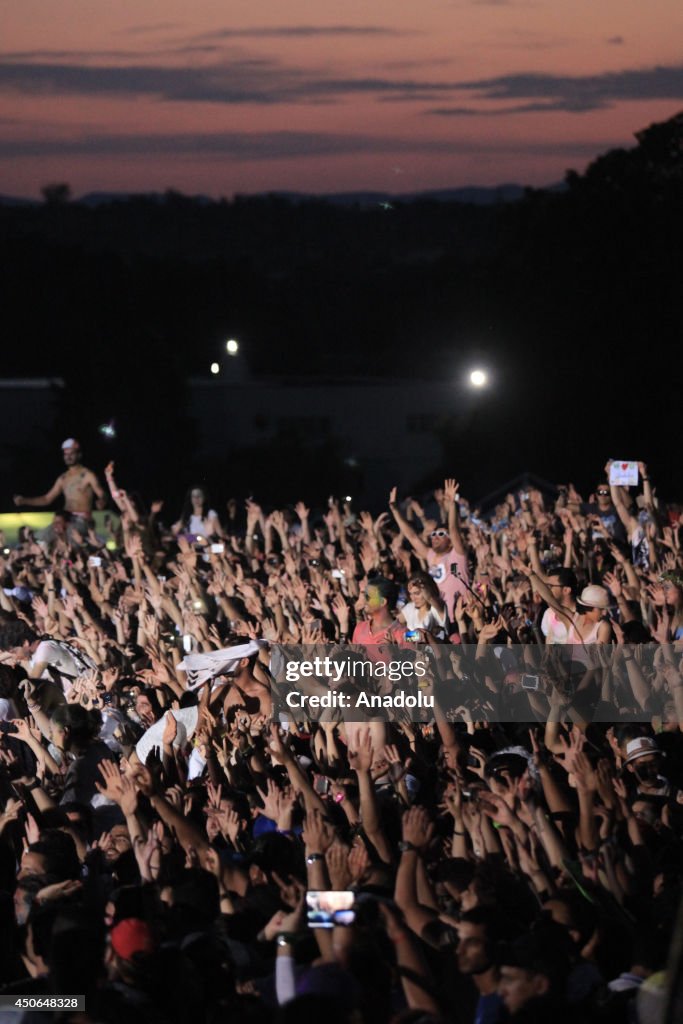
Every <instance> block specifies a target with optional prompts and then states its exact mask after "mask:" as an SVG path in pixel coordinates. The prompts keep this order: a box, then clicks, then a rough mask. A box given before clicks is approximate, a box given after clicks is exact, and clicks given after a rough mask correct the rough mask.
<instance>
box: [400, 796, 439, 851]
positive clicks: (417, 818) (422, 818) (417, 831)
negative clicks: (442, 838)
mask: <svg viewBox="0 0 683 1024" xmlns="http://www.w3.org/2000/svg"><path fill="white" fill-rule="evenodd" d="M401 831H402V835H403V841H404V842H406V843H412V845H413V846H414V847H416V849H418V850H423V849H425V847H427V846H429V844H430V842H431V841H432V839H433V837H434V822H433V821H431V819H430V817H429V814H428V813H427V811H426V810H425V808H424V807H410V808H409V809H408V810H407V811H406V812H405V814H404V815H403V819H402V821H401Z"/></svg>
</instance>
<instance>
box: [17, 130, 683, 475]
mask: <svg viewBox="0 0 683 1024" xmlns="http://www.w3.org/2000/svg"><path fill="white" fill-rule="evenodd" d="M682 137H683V127H682V117H681V116H680V115H679V117H677V118H673V119H671V120H670V121H667V122H664V123H663V124H660V125H654V126H651V127H650V128H648V129H646V130H645V131H644V132H640V133H639V134H638V137H637V145H636V146H635V147H633V148H632V149H629V150H625V149H624V150H615V151H612V152H610V153H606V154H605V155H603V156H601V157H600V158H598V159H597V160H596V161H594V162H593V164H591V165H590V167H589V168H588V169H587V171H586V173H585V174H583V175H578V174H576V173H574V172H570V173H569V174H568V175H567V183H566V187H565V188H564V189H559V190H558V189H555V190H531V189H528V190H525V192H524V194H523V196H522V197H521V198H519V199H518V200H517V201H513V202H494V203H490V204H488V205H476V204H474V203H471V202H461V201H457V202H452V201H450V200H449V199H448V197H444V196H443V194H441V197H440V198H439V199H436V198H434V196H430V195H427V196H415V197H413V198H412V200H411V201H410V202H404V201H403V200H402V199H401V200H400V201H398V200H397V201H396V202H394V203H391V208H390V209H386V208H384V207H382V206H381V205H379V203H377V202H376V201H375V198H374V196H373V198H372V201H371V202H370V205H361V204H359V202H358V201H357V200H356V201H353V202H350V203H349V204H348V205H344V204H340V203H339V202H336V203H333V202H330V201H329V200H328V198H321V197H315V198H311V199H306V198H301V199H296V201H294V200H293V199H292V197H283V196H281V195H280V196H277V195H266V196H241V197H236V198H235V199H234V200H233V201H231V202H227V201H220V202H210V201H204V200H202V199H201V198H200V199H192V198H189V197H186V196H183V195H181V194H179V193H176V192H168V193H166V194H164V195H163V196H162V197H160V196H157V195H155V196H152V197H145V196H135V197H130V198H128V199H126V200H125V201H109V199H107V200H106V201H104V200H102V197H101V196H100V197H99V199H98V200H97V202H94V201H92V197H91V202H90V203H89V204H85V203H83V202H77V203H62V204H60V203H53V204H39V205H2V206H0V251H1V252H2V257H3V260H2V263H3V284H4V289H3V292H4V302H3V314H4V318H3V327H4V328H5V345H4V346H3V374H4V375H5V376H25V375H29V374H37V375H41V376H53V375H54V376H62V377H65V378H66V380H67V385H68V387H67V390H66V394H67V403H70V404H67V406H65V411H64V425H65V429H66V430H67V432H68V434H82V435H83V436H93V434H94V432H95V430H96V427H97V425H98V424H99V423H101V422H103V421H104V420H106V419H108V418H109V417H110V416H116V417H117V421H118V422H119V423H120V437H121V450H122V451H125V452H126V458H127V459H129V460H130V465H131V467H133V466H139V467H140V472H141V480H144V479H145V473H147V474H149V473H151V474H152V477H154V474H155V473H158V475H159V477H162V476H163V475H164V474H166V473H169V472H170V473H172V474H175V473H176V471H177V469H178V467H179V466H180V465H182V466H183V473H184V475H187V474H188V473H189V472H190V469H191V467H192V466H193V465H194V462H193V459H194V453H193V450H192V433H191V428H190V427H189V426H188V425H187V424H186V423H185V422H184V420H183V419H182V410H183V408H184V406H183V403H184V394H185V392H184V389H185V381H186V379H187V377H188V376H190V375H192V374H201V373H206V372H207V371H208V366H209V364H210V362H212V361H213V360H214V359H220V358H221V353H222V351H223V346H224V341H225V338H226V337H230V336H235V337H237V338H239V340H240V342H241V344H242V350H243V352H244V353H245V356H246V358H247V360H248V362H249V365H250V367H251V370H252V372H253V373H256V374H259V373H266V372H267V373H269V374H271V375H272V374H296V375H302V374H318V373H323V374H334V373H339V372H342V373H344V374H345V375H349V374H361V375H362V374H383V373H384V374H389V375H391V376H405V377H411V376H430V375H431V376H435V377H438V378H440V379H442V378H444V377H446V378H453V379H454V378H455V377H456V376H457V375H458V374H459V373H461V372H462V369H463V367H464V366H466V365H468V364H469V362H470V360H472V359H474V358H476V359H478V360H482V361H483V362H486V363H488V365H489V366H490V368H491V370H492V373H493V374H494V379H495V389H494V390H493V391H492V392H491V393H490V395H489V396H488V398H487V399H486V401H485V402H483V403H482V411H481V415H480V417H479V418H478V419H477V420H476V422H474V423H473V424H472V426H471V430H470V431H469V433H468V435H467V436H462V435H448V434H446V435H444V437H443V438H442V439H441V441H439V439H437V438H435V444H439V443H443V445H444V463H445V464H448V465H450V466H451V467H452V469H453V470H456V469H457V471H458V472H460V473H461V475H464V476H465V477H466V476H467V474H471V475H472V477H474V475H475V474H478V476H479V477H482V478H483V477H486V474H488V482H487V480H484V481H483V484H482V487H481V490H482V491H484V490H487V489H490V488H492V487H494V486H496V484H497V483H498V482H499V481H500V480H501V479H505V478H507V477H508V476H511V475H513V474H514V473H516V472H517V471H518V470H519V467H520V466H527V467H529V468H530V469H533V470H535V471H536V472H538V473H539V474H541V475H543V476H545V477H547V478H550V479H552V478H562V477H565V476H567V475H568V474H569V473H570V472H575V470H576V465H577V462H578V463H580V464H581V463H583V464H585V465H586V466H587V467H588V468H587V470H586V472H587V474H592V473H594V472H595V470H596V469H597V468H598V466H599V465H601V462H600V460H601V459H604V458H606V457H607V456H616V457H629V458H630V457H633V458H646V459H647V458H648V457H653V458H655V459H656V458H659V460H660V462H659V464H658V465H657V464H655V467H654V472H655V473H656V475H657V478H658V479H659V480H660V481H664V482H666V481H668V482H669V485H670V486H674V484H675V483H677V476H678V472H677V469H676V467H675V465H674V462H673V457H672V458H671V459H670V458H669V456H668V455H667V454H666V453H667V452H669V451H672V449H673V445H672V439H673V438H674V437H677V436H678V432H679V431H678V419H679V415H678V409H677V398H678V394H679V392H680V388H681V371H680V366H681V363H680V354H679V353H680V345H681V341H682V340H683V338H682V334H683V331H682V326H683V289H681V286H680V284H681V280H683V247H682V246H681V243H680V224H681V223H683V189H682V188H681V179H682V176H683V171H682V160H683V157H682V153H683V146H682V145H681V138H682ZM381 202H384V200H381ZM381 419H382V413H381V409H378V411H377V422H376V423H373V424H368V429H369V430H380V431H381ZM162 428H164V429H166V430H167V431H168V451H167V454H166V455H164V457H163V458H162V459H161V460H160V462H159V464H158V466H155V467H153V468H152V469H150V468H149V467H148V466H147V467H146V466H145V460H144V444H141V441H142V440H143V439H144V438H145V437H146V436H149V434H150V432H151V431H153V430H156V429H162ZM136 446H137V448H136ZM653 453H654V455H653ZM458 467H459V468H458ZM572 467H573V468H572ZM277 472H286V467H278V469H277ZM589 483H592V480H589ZM489 485H490V486H489Z"/></svg>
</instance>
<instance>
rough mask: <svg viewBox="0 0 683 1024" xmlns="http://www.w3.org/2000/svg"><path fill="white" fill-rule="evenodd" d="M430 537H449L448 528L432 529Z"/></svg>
mask: <svg viewBox="0 0 683 1024" xmlns="http://www.w3.org/2000/svg"><path fill="white" fill-rule="evenodd" d="M429 536H430V537H447V536H448V530H432V532H431V533H430V534H429Z"/></svg>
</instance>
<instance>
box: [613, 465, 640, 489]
mask: <svg viewBox="0 0 683 1024" xmlns="http://www.w3.org/2000/svg"><path fill="white" fill-rule="evenodd" d="M609 482H610V483H611V484H612V485H613V486H614V487H635V485H636V484H637V483H638V463H637V462H613V463H612V465H611V466H610V468H609Z"/></svg>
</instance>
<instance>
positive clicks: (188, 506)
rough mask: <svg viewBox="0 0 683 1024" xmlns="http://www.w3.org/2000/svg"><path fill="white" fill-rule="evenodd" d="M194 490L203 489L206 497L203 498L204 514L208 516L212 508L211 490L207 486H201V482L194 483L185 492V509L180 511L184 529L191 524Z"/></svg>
mask: <svg viewBox="0 0 683 1024" xmlns="http://www.w3.org/2000/svg"><path fill="white" fill-rule="evenodd" d="M193 491H201V492H202V494H203V495H204V498H203V500H202V516H206V514H207V512H208V511H209V509H210V508H211V504H210V501H209V492H208V491H207V489H206V487H201V486H200V485H199V484H193V485H192V487H189V488H188V489H187V491H186V492H185V497H184V498H183V510H182V512H181V513H180V521H181V523H182V524H183V528H184V529H186V528H187V527H188V526H189V525H190V517H191V515H192V492H193Z"/></svg>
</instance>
